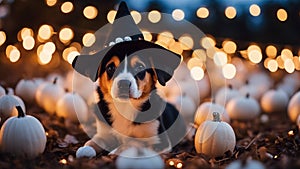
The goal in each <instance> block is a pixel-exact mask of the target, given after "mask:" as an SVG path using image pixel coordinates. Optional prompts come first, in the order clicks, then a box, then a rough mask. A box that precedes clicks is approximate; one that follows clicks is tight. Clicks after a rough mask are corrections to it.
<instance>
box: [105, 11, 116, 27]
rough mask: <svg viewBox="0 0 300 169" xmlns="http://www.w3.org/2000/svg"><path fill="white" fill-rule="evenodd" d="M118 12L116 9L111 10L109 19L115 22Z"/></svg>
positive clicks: (108, 15)
mask: <svg viewBox="0 0 300 169" xmlns="http://www.w3.org/2000/svg"><path fill="white" fill-rule="evenodd" d="M116 14H117V11H116V10H111V11H109V12H108V13H107V21H108V22H109V23H111V24H112V23H113V22H114V19H115V16H116Z"/></svg>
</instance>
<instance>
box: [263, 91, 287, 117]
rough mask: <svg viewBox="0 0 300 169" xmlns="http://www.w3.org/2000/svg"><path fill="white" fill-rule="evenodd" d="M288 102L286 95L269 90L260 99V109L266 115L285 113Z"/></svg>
mask: <svg viewBox="0 0 300 169" xmlns="http://www.w3.org/2000/svg"><path fill="white" fill-rule="evenodd" d="M288 102H289V97H288V95H287V94H286V93H285V92H284V91H282V90H273V89H272V90H269V91H267V92H266V93H265V94H264V95H263V96H262V98H261V101H260V104H261V108H262V110H263V111H264V112H266V113H272V112H274V113H276V112H278V113H280V112H285V111H286V109H287V105H288Z"/></svg>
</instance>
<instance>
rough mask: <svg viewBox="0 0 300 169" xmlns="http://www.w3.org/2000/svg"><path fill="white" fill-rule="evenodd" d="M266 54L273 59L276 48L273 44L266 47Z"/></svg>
mask: <svg viewBox="0 0 300 169" xmlns="http://www.w3.org/2000/svg"><path fill="white" fill-rule="evenodd" d="M266 55H267V56H268V57H269V58H272V59H274V58H275V57H276V55H277V48H276V47H275V46H273V45H269V46H267V47H266Z"/></svg>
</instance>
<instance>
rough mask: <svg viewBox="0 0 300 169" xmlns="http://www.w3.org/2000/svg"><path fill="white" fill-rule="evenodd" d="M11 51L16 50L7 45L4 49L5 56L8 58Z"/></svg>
mask: <svg viewBox="0 0 300 169" xmlns="http://www.w3.org/2000/svg"><path fill="white" fill-rule="evenodd" d="M13 49H17V48H16V47H15V46H13V45H8V46H7V47H6V50H5V54H6V57H7V58H9V55H10V52H11V51H12V50H13Z"/></svg>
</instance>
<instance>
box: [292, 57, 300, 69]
mask: <svg viewBox="0 0 300 169" xmlns="http://www.w3.org/2000/svg"><path fill="white" fill-rule="evenodd" d="M293 62H294V64H295V69H296V70H300V59H299V57H298V56H294V57H293Z"/></svg>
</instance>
